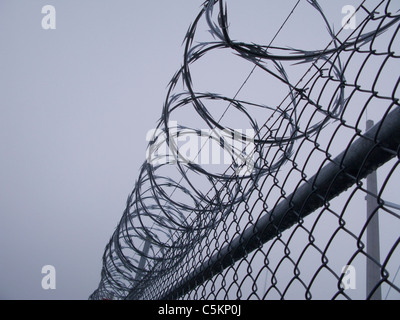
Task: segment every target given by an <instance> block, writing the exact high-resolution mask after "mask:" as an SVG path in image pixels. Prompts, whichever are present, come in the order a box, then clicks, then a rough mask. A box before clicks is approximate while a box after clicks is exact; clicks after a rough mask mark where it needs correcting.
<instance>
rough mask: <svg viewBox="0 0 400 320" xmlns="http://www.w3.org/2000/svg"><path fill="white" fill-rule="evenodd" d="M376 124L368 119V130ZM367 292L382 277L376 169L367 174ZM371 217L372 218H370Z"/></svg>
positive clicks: (379, 296)
mask: <svg viewBox="0 0 400 320" xmlns="http://www.w3.org/2000/svg"><path fill="white" fill-rule="evenodd" d="M373 125H374V122H373V121H372V120H367V127H366V129H367V131H368V130H369V129H371V128H372V127H373ZM367 191H368V193H367V196H366V197H365V199H366V201H367V221H369V222H368V226H367V256H368V257H367V279H366V280H367V286H366V289H367V292H366V296H367V297H368V296H369V295H370V294H371V292H372V291H373V290H374V288H375V287H376V286H377V284H378V283H379V281H380V279H381V275H380V272H381V268H380V248H379V215H378V209H377V208H378V202H377V194H378V187H377V174H376V170H374V171H372V173H370V174H369V175H368V176H367ZM369 219H370V220H369ZM370 299H371V300H381V299H382V293H381V286H380V285H379V287H377V288H376V290H375V291H374V293H373V294H372V295H371V296H370Z"/></svg>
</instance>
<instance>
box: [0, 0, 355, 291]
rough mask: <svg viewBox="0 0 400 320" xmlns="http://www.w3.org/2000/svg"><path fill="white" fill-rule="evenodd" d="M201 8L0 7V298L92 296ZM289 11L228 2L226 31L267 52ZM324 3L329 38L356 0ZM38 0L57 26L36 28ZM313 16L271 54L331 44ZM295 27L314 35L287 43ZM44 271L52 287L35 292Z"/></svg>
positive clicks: (165, 4)
mask: <svg viewBox="0 0 400 320" xmlns="http://www.w3.org/2000/svg"><path fill="white" fill-rule="evenodd" d="M202 2H203V1H202V0H196V1H193V0H192V1H188V0H173V1H161V0H158V1H132V0H120V1H111V0H96V1H95V0H85V1H78V0H69V1H56V0H46V1H42V0H35V1H31V0H19V1H15V0H1V1H0V88H1V94H0V147H1V149H0V150H1V151H0V299H87V298H88V296H89V295H90V294H91V293H92V292H93V290H95V289H96V287H97V285H98V282H99V280H100V271H101V263H102V261H101V258H102V254H103V251H104V247H105V245H106V243H107V242H108V240H109V238H110V236H111V234H112V232H113V231H114V228H115V226H116V225H117V223H118V221H119V219H120V217H121V215H122V212H123V210H124V206H125V202H126V198H127V196H128V194H129V192H130V191H131V190H132V188H133V185H134V182H135V180H136V178H137V174H138V169H139V167H140V165H141V164H142V162H143V161H144V160H145V148H146V145H147V142H146V140H145V136H146V132H147V131H148V130H150V129H151V128H153V127H154V126H155V124H156V122H157V120H158V118H159V117H160V115H161V109H162V105H163V102H164V98H165V95H166V86H167V84H168V82H169V80H170V79H171V77H172V76H173V74H174V73H175V72H176V70H177V69H178V68H179V67H180V66H181V63H182V61H181V60H182V57H183V48H182V46H181V44H182V41H183V38H184V36H185V34H186V31H187V28H188V26H189V24H190V23H191V22H192V21H193V19H194V18H195V17H196V16H197V14H198V12H199V10H200V5H201V4H202ZM295 2H296V1H294V0H291V1H279V2H278V1H274V2H272V1H261V0H259V1H255V0H252V1H249V0H246V1H235V2H234V3H232V4H230V5H229V7H228V9H230V10H231V11H230V12H229V13H230V18H231V24H232V30H231V31H232V34H234V35H235V38H236V39H238V40H243V41H246V42H251V41H254V42H258V43H262V44H268V43H269V42H270V40H271V39H272V37H273V35H274V34H275V32H276V31H277V28H278V27H279V26H280V25H281V23H282V22H283V20H284V19H285V18H286V16H287V15H288V13H289V12H290V10H291V8H292V7H293V5H294V4H295ZM320 2H321V4H324V5H325V6H324V5H323V8H327V9H328V10H326V11H325V12H326V14H327V16H328V17H329V19H330V21H335V26H336V30H338V29H339V28H340V24H341V19H342V17H343V14H342V13H341V8H342V6H343V5H345V4H353V5H357V4H358V3H359V2H360V1H353V0H349V1H344V0H341V1H335V2H334V3H332V1H330V3H328V1H322V0H321V1H320ZM47 4H50V5H53V6H54V7H55V8H56V12H57V16H56V17H57V18H56V19H57V29H56V30H43V29H42V27H41V20H42V18H43V16H44V15H43V14H42V13H41V9H42V7H43V6H44V5H47ZM308 7H309V5H307V4H306V1H302V3H301V4H300V6H299V10H298V11H296V12H295V14H294V16H293V19H292V20H291V21H289V23H288V25H287V28H285V29H283V30H282V34H281V35H280V36H279V37H278V38H277V39H276V43H274V45H280V46H292V47H296V48H305V49H319V48H321V49H322V48H323V47H324V46H325V45H326V44H327V41H328V39H329V37H328V35H327V33H326V30H318V29H317V28H316V25H314V23H315V22H314V21H315V20H316V18H317V17H316V16H315V13H314V12H312V11H311V10H308V9H307V8H308ZM314 18H315V19H314ZM249 21H250V22H251V23H249ZM296 24H302V26H303V27H304V29H306V30H309V33H305V34H304V37H303V38H300V37H291V30H293V28H296ZM319 26H323V24H322V23H319ZM316 31H317V32H316ZM312 32H315V35H314V36H311V33H312ZM200 34H201V33H200ZM204 35H205V37H207V33H206V31H204ZM227 61H230V60H227ZM213 63H216V62H215V61H214V62H213ZM223 64H224V62H222V61H221V66H220V67H221V68H224V66H223ZM217 65H218V64H217V63H216V65H215V67H217ZM212 66H214V65H212ZM225 68H226V70H229V68H230V66H229V63H227V64H226V66H225ZM210 69H212V68H210ZM210 69H208V70H210ZM250 69H251V66H250V64H245V63H244V64H242V65H240V67H238V70H236V72H235V74H234V77H231V79H232V80H231V81H229V82H227V81H225V82H223V83H222V82H219V81H218V80H217V78H218V75H215V77H214V75H213V76H212V77H210V74H209V73H207V71H204V72H201V71H202V69H201V68H200V67H199V68H198V79H196V80H198V85H199V88H200V90H199V91H201V89H204V90H207V91H214V92H222V93H224V94H226V95H231V96H232V95H233V94H234V93H235V92H236V90H237V89H238V88H239V86H240V84H241V83H242V82H243V80H244V79H245V78H246V76H247V74H248V72H249V71H250ZM210 78H211V79H210ZM254 79H257V74H255V78H254ZM213 80H214V81H215V85H210V81H211V83H212V81H213ZM254 81H255V82H253V83H249V86H248V87H249V88H254V85H255V84H256V80H254ZM207 86H211V87H212V88H206V87H207ZM248 90H249V91H244V94H246V92H247V93H248V94H251V92H252V91H251V89H248ZM255 90H256V89H255ZM262 90H264V87H263V89H262ZM262 90H259V91H262ZM263 98H264V96H263V95H262V94H260V96H259V99H263ZM271 99H272V100H271V101H273V102H271V103H269V104H273V103H275V102H277V101H279V100H280V99H281V96H276V97H271ZM274 100H276V101H274ZM47 264H50V265H54V266H55V268H56V271H57V289H56V290H43V289H42V287H41V280H42V277H43V275H42V274H41V268H42V266H44V265H47Z"/></svg>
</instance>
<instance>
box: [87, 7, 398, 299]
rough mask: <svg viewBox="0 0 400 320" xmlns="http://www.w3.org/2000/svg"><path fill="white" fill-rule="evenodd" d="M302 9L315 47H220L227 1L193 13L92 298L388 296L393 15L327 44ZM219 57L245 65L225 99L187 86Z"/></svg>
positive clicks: (368, 14) (393, 166) (331, 36)
mask: <svg viewBox="0 0 400 320" xmlns="http://www.w3.org/2000/svg"><path fill="white" fill-rule="evenodd" d="M299 4H300V1H298V2H297V3H295V5H294V7H293V8H290V9H291V11H289V12H288V16H287V18H286V20H284V21H283V23H282V25H281V26H280V28H277V30H278V31H277V33H276V35H275V36H277V35H279V33H280V32H281V30H283V29H284V28H287V27H288V26H287V23H288V21H290V19H292V18H293V15H294V14H295V13H296V10H299V8H298V6H299ZM243 5H244V4H243ZM303 5H306V6H307V7H308V9H307V10H310V11H312V12H313V13H314V14H315V17H318V19H320V22H321V25H322V27H323V28H324V30H326V34H327V36H326V39H325V40H326V41H325V46H323V47H321V48H320V49H313V50H309V49H304V48H302V49H296V48H288V47H281V46H276V45H274V39H275V38H274V39H273V40H272V41H271V42H270V43H269V44H267V45H264V44H256V43H253V42H243V41H237V40H233V39H232V38H231V36H230V32H231V31H230V30H231V29H230V28H231V27H233V24H232V25H231V24H230V20H228V17H229V10H228V8H227V6H226V3H225V2H224V1H222V0H215V1H214V0H212V1H206V2H205V3H204V4H203V7H202V9H201V12H200V13H199V15H198V16H197V18H196V19H195V21H194V22H193V24H192V25H191V26H190V28H189V30H188V32H187V35H186V38H185V43H184V48H185V49H184V63H183V65H182V67H181V69H179V70H178V72H177V73H176V74H175V75H174V77H173V79H172V80H171V82H170V86H169V89H168V94H167V98H166V100H165V104H164V107H163V112H162V116H161V119H160V121H159V123H158V126H157V128H156V129H155V130H154V131H153V132H152V134H151V135H150V136H149V139H148V140H149V141H150V142H149V149H148V156H147V159H146V161H145V163H144V164H143V166H142V168H141V171H140V174H139V177H138V180H137V183H136V186H135V188H134V190H133V191H132V193H131V194H130V196H129V197H128V201H127V207H126V210H125V212H124V214H123V216H122V219H121V221H120V223H119V225H118V226H117V228H116V230H115V232H114V234H113V235H112V237H111V239H110V242H109V244H108V245H107V247H106V250H105V253H104V256H103V269H102V279H101V282H100V284H99V287H98V288H97V289H96V291H95V292H94V293H93V294H92V295H91V296H90V299H185V300H190V299H218V300H221V299H230V300H233V299H399V298H400V288H399V285H398V284H399V281H400V276H399V277H398V278H397V281H396V277H397V275H398V272H399V269H400V247H399V242H400V237H399V230H400V229H399V227H400V219H399V218H400V215H399V214H400V205H399V204H398V199H397V195H398V192H399V191H398V190H399V189H398V188H399V185H400V170H399V166H398V165H399V159H400V156H399V144H400V109H399V90H400V89H399V83H400V78H399V70H400V60H399V58H400V55H399V51H400V50H399V49H400V48H399V45H400V34H399V28H400V23H399V22H400V14H399V9H400V8H399V7H398V6H399V4H398V3H394V2H393V1H389V0H385V1H378V2H377V1H367V0H365V1H362V2H360V4H359V5H358V6H357V7H355V10H354V13H353V14H352V15H351V16H349V17H348V19H349V20H348V23H347V24H346V23H344V24H343V25H342V28H341V29H340V30H338V31H335V30H334V28H333V26H332V24H331V23H330V22H329V19H328V17H327V15H326V14H325V11H324V7H323V6H321V5H320V4H319V3H318V2H317V1H311V0H310V1H307V2H304V3H303ZM396 6H397V7H396ZM355 15H356V16H357V25H356V26H354V28H353V29H352V30H351V31H349V30H347V31H346V32H344V29H346V28H347V27H350V22H351V19H352V18H353V17H354V16H355ZM201 28H203V29H202V30H207V29H208V30H209V31H210V33H211V35H210V37H211V38H210V39H207V40H202V39H200V38H201V37H199V39H198V36H197V32H198V31H197V30H199V29H201ZM293 33H294V34H295V30H293ZM221 51H223V52H224V53H228V54H229V55H233V56H234V57H235V59H239V60H240V61H245V62H246V63H247V64H249V63H250V64H251V65H252V66H253V67H252V68H253V69H252V71H251V73H250V74H249V76H248V78H247V79H246V80H245V82H244V83H243V84H242V86H241V87H240V89H239V91H238V92H237V93H236V95H234V96H228V95H224V94H222V93H213V92H212V91H213V90H210V89H208V91H205V90H204V91H203V90H202V88H201V89H199V87H197V86H196V85H197V84H198V83H199V80H198V79H197V78H196V75H195V70H196V66H197V65H200V67H201V66H202V65H201V61H202V60H206V62H205V65H207V59H208V58H207V57H210V56H211V57H213V54H218V52H221ZM228 70H230V69H228ZM214 71H215V70H214ZM215 72H217V71H215ZM253 77H255V78H256V79H259V78H258V77H266V78H267V82H266V83H267V86H265V87H262V88H263V89H261V90H265V91H266V92H267V93H266V96H260V97H258V96H257V97H256V96H255V95H254V94H253V96H252V93H251V92H244V91H245V90H242V89H243V88H244V87H245V86H246V87H247V86H250V83H249V82H250V81H251V79H252V78H253ZM210 78H212V76H210ZM257 81H258V80H257ZM181 82H182V84H183V90H179V89H180V87H181V85H180V84H181ZM211 82H212V79H211V80H210V83H211ZM200 87H201V85H200ZM211 88H212V87H211ZM257 90H258V91H260V87H258V88H257ZM239 94H241V95H242V96H245V98H240V99H239ZM269 97H271V99H270V100H271V101H270V100H268V98H269ZM275 97H279V99H278V98H276V102H275V101H274V99H275ZM259 100H262V102H258V101H259ZM266 103H267V104H266ZM367 119H368V121H367ZM235 125H236V126H237V127H240V128H241V129H240V130H239V129H232V128H233V127H234V126H235ZM188 141H189V142H191V144H188V143H187V142H188ZM185 143H186V147H185ZM193 145H195V146H196V148H194V149H196V151H195V152H194V151H193V148H192V149H191V150H188V146H193ZM189 149H190V148H189ZM216 153H217V156H215V154H216ZM218 159H219V160H221V159H224V160H223V161H222V160H221V161H220V162H218V161H214V160H218ZM396 283H397V285H396Z"/></svg>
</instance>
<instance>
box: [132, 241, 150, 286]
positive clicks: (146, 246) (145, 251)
mask: <svg viewBox="0 0 400 320" xmlns="http://www.w3.org/2000/svg"><path fill="white" fill-rule="evenodd" d="M149 250H150V241H149V239H148V238H147V239H146V241H145V242H144V247H143V255H142V256H141V257H140V261H139V265H138V272H137V273H136V277H135V280H140V278H141V277H142V273H143V269H144V266H145V264H146V260H147V255H148V254H149Z"/></svg>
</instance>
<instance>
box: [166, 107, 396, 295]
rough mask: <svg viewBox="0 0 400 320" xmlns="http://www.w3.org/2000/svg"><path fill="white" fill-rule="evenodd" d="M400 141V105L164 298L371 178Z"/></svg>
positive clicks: (208, 275) (184, 289)
mask: <svg viewBox="0 0 400 320" xmlns="http://www.w3.org/2000/svg"><path fill="white" fill-rule="evenodd" d="M376 141H379V143H378V142H376ZM399 146H400V108H399V107H396V108H395V109H394V110H393V111H392V112H390V113H389V114H387V115H386V116H385V117H384V118H383V119H382V120H381V121H380V122H379V123H377V124H376V125H374V126H373V127H372V128H371V129H370V130H368V131H367V132H366V133H365V134H364V135H363V136H361V137H359V139H357V140H356V141H354V142H353V143H352V144H351V145H350V146H348V147H347V148H346V150H345V151H343V152H342V153H341V154H339V155H338V156H337V157H336V158H335V159H333V160H331V161H330V162H329V163H328V164H327V165H325V166H324V167H323V168H322V169H321V170H319V171H318V173H317V174H316V175H314V176H313V177H311V178H310V180H308V181H306V182H304V183H303V184H302V185H301V186H299V187H298V188H297V189H296V190H295V191H294V192H293V193H292V194H291V195H288V196H287V197H286V198H285V199H283V200H282V201H281V202H279V203H278V204H277V205H276V206H275V207H274V208H273V209H272V211H271V212H270V213H269V214H266V215H264V216H263V217H261V218H260V219H258V220H257V222H256V223H255V224H254V225H252V226H250V227H248V228H247V229H246V230H244V232H243V233H242V234H241V235H240V236H237V237H236V238H235V239H233V240H232V241H231V242H230V243H229V244H228V245H226V246H225V247H223V248H222V249H221V250H220V251H219V252H218V253H216V254H214V255H213V256H212V257H211V258H210V259H209V260H208V261H206V262H204V263H203V264H202V265H201V266H199V267H198V268H197V269H196V270H194V271H193V272H192V273H191V274H189V275H188V276H187V277H186V278H185V279H182V281H181V282H180V283H177V284H176V286H175V287H174V288H172V289H170V290H169V291H168V292H166V293H165V294H164V295H163V296H162V297H161V300H167V299H172V298H173V297H175V296H176V295H178V294H179V295H184V294H185V293H187V292H188V291H190V290H191V289H192V288H194V287H196V286H198V285H199V284H201V283H203V282H204V281H206V280H208V279H211V278H212V277H213V276H214V275H215V274H218V272H220V271H222V270H224V269H225V268H227V267H229V266H231V265H232V264H234V263H235V261H237V260H239V259H241V258H242V257H244V256H246V254H248V253H249V252H251V251H253V250H255V249H257V248H259V247H260V246H261V245H262V244H263V243H266V242H267V241H269V240H271V239H273V238H274V237H275V236H276V234H277V233H278V230H279V231H280V232H282V231H283V230H286V229H288V228H290V227H291V226H292V225H294V224H296V223H298V221H299V218H300V217H305V216H307V215H309V214H311V213H312V212H313V211H315V210H316V209H318V208H320V207H322V206H323V205H324V203H325V202H326V201H329V200H331V199H333V198H334V197H336V196H338V195H339V194H340V193H342V192H343V191H345V190H347V189H348V188H350V187H351V186H353V185H354V184H355V183H356V182H357V181H359V180H361V179H365V178H366V177H367V176H368V175H369V174H370V173H371V172H373V171H375V170H376V169H377V168H378V167H380V166H381V165H383V164H384V163H386V162H387V161H389V160H390V159H392V158H393V157H395V156H396V154H397V150H398V148H399ZM375 204H376V200H375Z"/></svg>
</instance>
